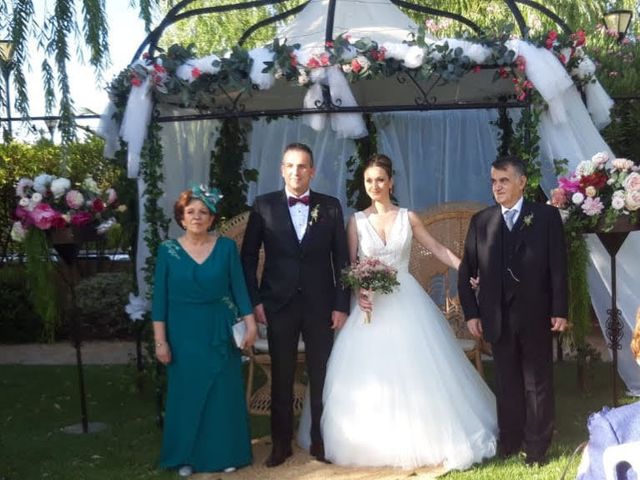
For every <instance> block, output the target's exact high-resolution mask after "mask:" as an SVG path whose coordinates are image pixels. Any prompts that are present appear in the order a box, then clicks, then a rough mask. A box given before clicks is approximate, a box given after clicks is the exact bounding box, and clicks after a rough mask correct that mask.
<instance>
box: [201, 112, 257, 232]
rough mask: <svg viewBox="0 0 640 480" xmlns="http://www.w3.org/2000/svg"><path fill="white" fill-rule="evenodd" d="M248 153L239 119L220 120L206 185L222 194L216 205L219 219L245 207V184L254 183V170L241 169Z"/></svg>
mask: <svg viewBox="0 0 640 480" xmlns="http://www.w3.org/2000/svg"><path fill="white" fill-rule="evenodd" d="M248 151H249V145H248V143H247V136H246V133H245V131H244V129H243V127H242V124H241V122H240V120H239V119H237V118H228V119H225V120H223V121H222V124H221V126H220V132H219V136H218V139H217V140H216V149H215V151H214V152H213V154H212V155H211V166H210V169H209V184H210V186H214V187H217V188H219V189H220V191H221V192H222V195H223V197H222V200H220V203H219V204H218V215H219V216H220V217H221V218H222V219H229V218H231V217H233V216H235V215H238V214H240V213H242V212H244V211H245V210H247V209H248V208H249V206H248V205H247V190H248V188H249V182H255V181H257V180H258V170H256V169H255V168H252V169H249V168H243V163H244V154H245V153H246V152H248Z"/></svg>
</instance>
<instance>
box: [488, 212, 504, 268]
mask: <svg viewBox="0 0 640 480" xmlns="http://www.w3.org/2000/svg"><path fill="white" fill-rule="evenodd" d="M487 239H488V240H489V245H490V246H489V249H490V251H489V258H493V259H496V258H501V256H502V210H501V209H500V207H499V206H498V207H496V208H495V209H494V212H493V214H492V215H491V216H490V217H489V221H488V222H487Z"/></svg>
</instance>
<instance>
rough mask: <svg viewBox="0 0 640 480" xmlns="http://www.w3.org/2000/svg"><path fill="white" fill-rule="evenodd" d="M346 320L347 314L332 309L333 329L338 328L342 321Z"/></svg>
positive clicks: (340, 326) (342, 323)
mask: <svg viewBox="0 0 640 480" xmlns="http://www.w3.org/2000/svg"><path fill="white" fill-rule="evenodd" d="M346 321H347V314H346V313H344V312H339V311H337V310H333V311H332V312H331V328H332V329H333V330H339V329H341V328H342V326H343V325H344V322H346Z"/></svg>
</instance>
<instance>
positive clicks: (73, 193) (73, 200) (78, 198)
mask: <svg viewBox="0 0 640 480" xmlns="http://www.w3.org/2000/svg"><path fill="white" fill-rule="evenodd" d="M64 198H65V200H66V201H67V205H69V208H73V209H74V210H75V209H78V208H80V207H82V205H84V197H83V196H82V194H81V193H80V192H79V191H78V190H69V191H68V192H67V195H66V196H65V197H64Z"/></svg>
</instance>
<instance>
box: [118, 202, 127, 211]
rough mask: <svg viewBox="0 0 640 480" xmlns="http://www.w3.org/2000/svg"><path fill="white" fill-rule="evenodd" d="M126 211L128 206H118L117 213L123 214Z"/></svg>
mask: <svg viewBox="0 0 640 480" xmlns="http://www.w3.org/2000/svg"><path fill="white" fill-rule="evenodd" d="M126 211H127V206H126V205H125V204H124V203H122V204H120V205H118V208H116V212H120V213H123V212H126Z"/></svg>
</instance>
